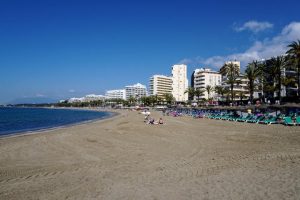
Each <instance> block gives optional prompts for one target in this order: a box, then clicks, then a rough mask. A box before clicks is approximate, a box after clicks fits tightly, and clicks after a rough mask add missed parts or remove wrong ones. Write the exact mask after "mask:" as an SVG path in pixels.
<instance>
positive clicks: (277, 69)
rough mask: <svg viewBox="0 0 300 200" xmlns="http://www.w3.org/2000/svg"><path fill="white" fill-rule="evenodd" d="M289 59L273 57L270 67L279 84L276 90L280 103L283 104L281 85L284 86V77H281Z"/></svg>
mask: <svg viewBox="0 0 300 200" xmlns="http://www.w3.org/2000/svg"><path fill="white" fill-rule="evenodd" d="M286 63H287V59H286V57H285V56H277V57H275V58H274V57H273V58H271V60H270V63H269V64H270V66H271V68H272V71H273V72H274V73H275V77H274V78H275V80H276V82H277V87H276V85H275V88H276V90H277V96H278V99H279V101H280V102H281V85H282V77H281V71H282V70H283V68H284V67H285V66H286Z"/></svg>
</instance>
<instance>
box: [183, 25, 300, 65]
mask: <svg viewBox="0 0 300 200" xmlns="http://www.w3.org/2000/svg"><path fill="white" fill-rule="evenodd" d="M299 39H300V22H292V23H290V24H288V25H287V26H285V27H284V28H283V29H282V31H281V33H279V34H278V35H276V36H274V37H273V38H271V39H264V40H262V41H255V42H254V43H253V44H252V45H251V46H250V47H249V48H248V49H247V50H246V51H244V52H240V53H235V54H230V55H225V56H212V57H210V58H206V59H204V58H200V57H197V58H194V59H187V58H186V59H184V60H182V61H185V60H188V61H189V63H186V64H191V63H192V64H195V65H205V66H208V67H212V68H214V69H219V68H220V67H221V66H222V65H223V64H224V62H225V61H228V60H239V61H241V65H242V66H245V65H247V64H248V63H250V62H252V61H253V60H262V59H269V58H271V57H273V56H278V55H282V54H285V52H286V51H287V49H288V48H287V45H288V44H290V43H291V42H292V41H295V40H299Z"/></svg>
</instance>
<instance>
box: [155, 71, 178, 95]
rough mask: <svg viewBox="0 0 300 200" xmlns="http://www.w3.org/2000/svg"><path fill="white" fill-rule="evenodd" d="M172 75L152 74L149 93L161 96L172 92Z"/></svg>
mask: <svg viewBox="0 0 300 200" xmlns="http://www.w3.org/2000/svg"><path fill="white" fill-rule="evenodd" d="M172 83H173V80H172V77H169V76H164V75H154V76H152V77H151V78H150V82H149V94H150V95H157V96H160V97H163V96H164V95H165V94H172Z"/></svg>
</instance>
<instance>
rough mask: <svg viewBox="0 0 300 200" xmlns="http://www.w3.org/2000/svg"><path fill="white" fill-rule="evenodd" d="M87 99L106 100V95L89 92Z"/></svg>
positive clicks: (88, 100)
mask: <svg viewBox="0 0 300 200" xmlns="http://www.w3.org/2000/svg"><path fill="white" fill-rule="evenodd" d="M84 99H85V101H87V102H90V101H99V100H101V101H104V100H105V96H103V95H96V94H88V95H86V96H85V97H84Z"/></svg>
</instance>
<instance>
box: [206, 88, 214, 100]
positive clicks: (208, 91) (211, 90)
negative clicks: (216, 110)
mask: <svg viewBox="0 0 300 200" xmlns="http://www.w3.org/2000/svg"><path fill="white" fill-rule="evenodd" d="M205 90H206V92H207V95H208V100H209V99H210V93H211V92H213V91H214V87H213V86H211V85H207V86H206V88H205Z"/></svg>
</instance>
